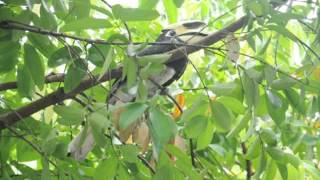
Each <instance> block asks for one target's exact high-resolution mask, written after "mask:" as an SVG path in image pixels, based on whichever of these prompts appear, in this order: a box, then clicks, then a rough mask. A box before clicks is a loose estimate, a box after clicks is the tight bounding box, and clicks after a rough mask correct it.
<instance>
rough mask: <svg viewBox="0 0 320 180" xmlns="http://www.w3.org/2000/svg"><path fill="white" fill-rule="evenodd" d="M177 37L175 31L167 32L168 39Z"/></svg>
mask: <svg viewBox="0 0 320 180" xmlns="http://www.w3.org/2000/svg"><path fill="white" fill-rule="evenodd" d="M175 35H176V32H175V31H174V30H172V29H171V30H168V31H167V32H166V36H168V37H173V36H175Z"/></svg>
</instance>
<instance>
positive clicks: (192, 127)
mask: <svg viewBox="0 0 320 180" xmlns="http://www.w3.org/2000/svg"><path fill="white" fill-rule="evenodd" d="M207 125H208V119H207V118H206V117H205V116H200V115H198V116H195V117H193V118H192V119H191V120H189V121H187V122H186V125H185V129H184V130H185V132H186V134H187V136H188V137H189V138H197V137H198V136H199V135H200V134H201V133H202V132H203V131H205V129H206V127H207Z"/></svg>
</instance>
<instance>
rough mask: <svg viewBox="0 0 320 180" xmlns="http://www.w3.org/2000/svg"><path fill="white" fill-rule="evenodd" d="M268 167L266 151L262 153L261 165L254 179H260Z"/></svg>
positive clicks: (260, 157)
mask: <svg viewBox="0 0 320 180" xmlns="http://www.w3.org/2000/svg"><path fill="white" fill-rule="evenodd" d="M266 166H267V158H266V153H265V152H264V151H262V152H261V154H260V156H259V165H258V168H257V170H256V172H255V174H254V176H253V177H252V179H260V178H259V177H260V175H261V174H262V173H263V172H264V171H265V169H266Z"/></svg>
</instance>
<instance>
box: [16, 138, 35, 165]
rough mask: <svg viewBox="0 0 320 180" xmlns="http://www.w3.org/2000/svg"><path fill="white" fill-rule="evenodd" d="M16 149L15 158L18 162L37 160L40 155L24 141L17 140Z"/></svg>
mask: <svg viewBox="0 0 320 180" xmlns="http://www.w3.org/2000/svg"><path fill="white" fill-rule="evenodd" d="M16 150H17V160H18V161H20V162H27V161H33V160H39V159H40V158H41V155H39V153H38V152H36V151H35V150H34V149H33V148H32V147H31V146H30V145H29V144H27V143H26V142H25V141H19V143H17V144H16Z"/></svg>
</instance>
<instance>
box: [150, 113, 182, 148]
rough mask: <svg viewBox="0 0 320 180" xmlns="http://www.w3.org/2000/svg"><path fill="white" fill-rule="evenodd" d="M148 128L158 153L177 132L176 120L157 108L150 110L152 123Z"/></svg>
mask: <svg viewBox="0 0 320 180" xmlns="http://www.w3.org/2000/svg"><path fill="white" fill-rule="evenodd" d="M148 126H149V129H150V132H151V137H152V139H153V142H154V145H155V147H156V150H157V153H159V152H160V150H161V149H162V148H163V146H164V145H165V144H166V143H167V142H168V141H169V140H170V139H171V138H173V137H174V136H175V134H176V132H177V127H176V124H175V122H174V120H173V119H171V118H170V116H169V115H167V114H165V113H164V112H162V111H161V110H159V109H157V108H150V123H148Z"/></svg>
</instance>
